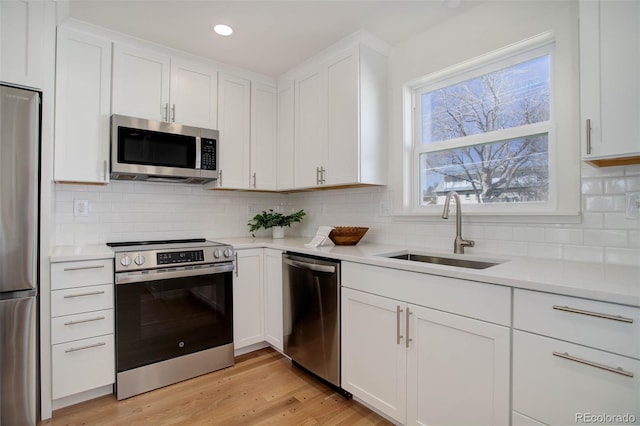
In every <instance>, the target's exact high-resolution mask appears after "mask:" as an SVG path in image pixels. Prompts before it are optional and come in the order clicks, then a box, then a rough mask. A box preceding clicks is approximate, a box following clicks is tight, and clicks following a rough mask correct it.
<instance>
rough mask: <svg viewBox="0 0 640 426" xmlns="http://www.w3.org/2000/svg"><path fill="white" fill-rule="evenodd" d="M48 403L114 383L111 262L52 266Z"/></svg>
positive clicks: (87, 262) (84, 262)
mask: <svg viewBox="0 0 640 426" xmlns="http://www.w3.org/2000/svg"><path fill="white" fill-rule="evenodd" d="M51 288H52V291H51V317H52V318H51V343H52V348H51V366H52V371H51V383H52V398H53V399H54V400H57V399H60V398H65V397H68V396H71V395H75V394H79V393H81V392H85V391H90V390H93V389H96V388H100V387H102V386H108V385H111V384H113V383H114V382H115V342H114V311H113V260H112V259H98V260H87V261H76V262H60V263H52V264H51Z"/></svg>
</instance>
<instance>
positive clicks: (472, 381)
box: [407, 305, 510, 425]
mask: <svg viewBox="0 0 640 426" xmlns="http://www.w3.org/2000/svg"><path fill="white" fill-rule="evenodd" d="M408 309H409V313H410V314H409V317H410V327H409V329H408V330H409V331H408V335H409V336H410V338H411V341H410V342H409V349H408V353H407V357H408V361H407V371H408V374H407V395H408V396H407V424H408V425H465V424H467V425H471V424H478V425H507V424H509V408H510V404H509V402H510V401H509V380H510V376H509V374H510V367H509V365H510V345H509V334H510V330H509V328H508V327H503V326H499V325H495V324H491V323H487V322H484V321H478V320H475V319H471V318H466V317H462V316H459V315H454V314H450V313H446V312H442V311H436V310H433V309H427V308H423V307H419V306H413V305H409V306H408Z"/></svg>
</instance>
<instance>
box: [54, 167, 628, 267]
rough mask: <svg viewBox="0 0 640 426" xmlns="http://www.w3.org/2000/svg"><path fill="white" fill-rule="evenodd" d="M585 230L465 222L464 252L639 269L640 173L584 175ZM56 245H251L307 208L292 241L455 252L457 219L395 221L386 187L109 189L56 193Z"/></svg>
mask: <svg viewBox="0 0 640 426" xmlns="http://www.w3.org/2000/svg"><path fill="white" fill-rule="evenodd" d="M582 181H583V182H582V189H581V190H582V195H583V211H582V218H581V222H580V223H570V224H543V223H531V224H527V223H524V224H523V223H514V224H507V223H499V222H497V223H495V224H494V223H481V222H469V219H467V218H465V220H464V227H463V236H464V237H465V238H470V239H474V240H475V241H476V247H474V248H469V249H467V253H472V254H477V255H482V254H483V253H493V254H504V255H505V256H507V255H517V256H533V257H543V258H563V259H567V260H577V261H586V262H598V263H601V262H606V263H612V264H625V265H638V264H640V220H637V219H628V218H627V217H626V215H625V212H624V194H625V192H629V191H640V166H625V167H612V168H601V169H598V168H594V167H591V166H587V165H585V166H583V168H582ZM55 199H56V203H55V214H56V221H55V223H56V228H55V241H56V244H88V243H98V244H100V243H105V242H108V241H126V240H138V239H162V238H189V237H201V236H207V237H210V238H215V237H219V238H226V237H242V236H249V232H248V227H247V225H246V224H247V222H248V221H249V220H250V219H251V217H253V215H254V214H255V213H257V212H259V211H261V210H266V209H269V208H276V209H280V210H283V211H293V210H296V209H300V208H304V209H305V211H306V212H307V217H306V218H305V220H304V222H303V223H301V224H295V225H294V226H293V227H292V228H291V229H288V230H287V231H286V232H287V235H299V236H304V237H311V236H312V235H313V234H315V232H316V230H317V228H318V226H321V225H331V226H367V227H369V228H370V230H369V232H368V233H367V234H366V235H365V237H364V241H372V242H380V243H388V244H399V245H403V244H406V245H411V246H417V247H423V248H425V249H434V250H441V251H450V250H452V246H453V237H454V235H455V220H451V219H450V220H448V221H445V220H441V219H439V218H428V219H425V220H415V219H411V220H407V219H405V218H396V217H393V216H391V215H390V211H391V210H392V205H391V200H392V199H393V197H392V190H391V189H390V188H387V187H382V188H375V187H368V188H355V189H340V190H328V191H318V192H300V193H292V194H288V195H287V194H269V193H257V192H256V193H254V192H234V191H210V190H205V189H203V188H202V187H200V186H191V185H171V184H156V183H148V182H145V183H130V182H113V183H110V184H109V185H107V186H104V187H94V186H84V185H56V193H55ZM75 199H83V200H89V216H87V217H74V216H73V200H75Z"/></svg>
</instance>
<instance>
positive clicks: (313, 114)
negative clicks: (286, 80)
mask: <svg viewBox="0 0 640 426" xmlns="http://www.w3.org/2000/svg"><path fill="white" fill-rule="evenodd" d="M325 105H326V96H325V94H324V82H323V73H322V68H318V69H317V70H313V71H311V72H309V73H307V74H305V75H303V76H302V77H301V78H299V79H298V80H296V96H295V110H296V115H295V126H296V129H295V130H296V149H295V159H296V161H295V182H296V187H297V188H307V187H314V186H317V185H319V184H321V181H322V178H321V172H320V170H321V168H326V164H327V125H326V124H327V118H326V111H325Z"/></svg>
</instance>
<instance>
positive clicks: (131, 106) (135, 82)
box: [112, 44, 171, 121]
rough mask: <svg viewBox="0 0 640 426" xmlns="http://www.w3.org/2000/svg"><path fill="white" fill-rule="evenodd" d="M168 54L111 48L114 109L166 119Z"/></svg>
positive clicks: (135, 115)
mask: <svg viewBox="0 0 640 426" xmlns="http://www.w3.org/2000/svg"><path fill="white" fill-rule="evenodd" d="M170 69H171V60H170V58H168V57H166V56H163V55H160V54H157V53H155V52H151V51H148V50H144V49H137V48H133V47H130V46H124V45H119V44H115V45H114V48H113V94H112V96H113V98H112V100H113V113H114V114H121V115H129V116H132V117H139V118H147V119H150V120H157V121H169V116H170V106H169V85H170V80H169V72H170Z"/></svg>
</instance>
